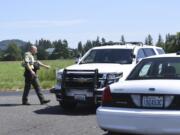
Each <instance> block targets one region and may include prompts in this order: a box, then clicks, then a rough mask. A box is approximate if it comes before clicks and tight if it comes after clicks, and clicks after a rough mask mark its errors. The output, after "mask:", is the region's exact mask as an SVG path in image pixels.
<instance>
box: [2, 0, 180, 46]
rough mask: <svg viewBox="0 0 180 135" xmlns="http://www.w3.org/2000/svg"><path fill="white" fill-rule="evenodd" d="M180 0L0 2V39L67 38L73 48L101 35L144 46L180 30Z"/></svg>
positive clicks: (38, 0) (15, 0)
mask: <svg viewBox="0 0 180 135" xmlns="http://www.w3.org/2000/svg"><path fill="white" fill-rule="evenodd" d="M179 5H180V1H179V0H149V1H148V0H0V40H5V39H22V40H25V41H31V42H32V43H34V42H35V40H38V39H40V38H44V39H49V40H51V41H53V40H57V39H67V40H68V42H69V46H70V47H73V48H75V47H77V43H78V42H79V41H82V42H83V43H85V42H86V40H93V39H94V40H95V39H96V37H97V36H99V37H104V38H106V39H107V40H113V41H119V40H120V37H121V35H122V34H123V35H124V36H125V40H127V41H142V42H144V39H145V37H146V36H147V35H148V34H151V35H152V36H153V39H154V43H155V42H156V40H157V37H158V35H159V34H161V35H162V36H163V38H164V37H165V34H167V33H171V34H175V33H176V32H178V31H180V9H179Z"/></svg>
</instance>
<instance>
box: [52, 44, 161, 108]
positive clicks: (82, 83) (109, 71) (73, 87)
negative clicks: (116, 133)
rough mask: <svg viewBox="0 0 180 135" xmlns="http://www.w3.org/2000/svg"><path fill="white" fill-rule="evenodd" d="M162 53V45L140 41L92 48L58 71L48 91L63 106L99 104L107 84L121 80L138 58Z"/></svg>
mask: <svg viewBox="0 0 180 135" xmlns="http://www.w3.org/2000/svg"><path fill="white" fill-rule="evenodd" d="M163 53H164V51H163V49H162V48H159V47H155V46H147V45H143V44H141V43H139V42H133V43H132V42H131V43H126V44H125V45H106V46H100V47H94V48H92V49H90V50H89V51H88V52H87V53H86V54H85V55H84V56H83V57H82V58H81V59H80V60H79V61H78V63H77V64H74V65H72V66H69V67H67V68H65V69H60V70H59V71H58V72H57V84H56V85H55V87H54V88H53V89H51V92H52V93H55V95H56V99H57V101H59V102H60V104H61V107H63V108H64V109H72V108H74V107H75V106H76V104H77V103H79V102H86V103H91V104H92V103H93V104H94V103H95V104H97V103H100V102H101V97H102V91H103V89H104V87H105V86H106V85H109V84H112V83H114V82H117V81H119V80H120V79H124V78H125V77H126V76H127V75H128V74H129V72H130V71H131V69H132V68H133V67H134V66H135V65H136V63H138V62H139V61H140V60H141V59H143V58H145V57H148V56H152V55H158V54H163Z"/></svg>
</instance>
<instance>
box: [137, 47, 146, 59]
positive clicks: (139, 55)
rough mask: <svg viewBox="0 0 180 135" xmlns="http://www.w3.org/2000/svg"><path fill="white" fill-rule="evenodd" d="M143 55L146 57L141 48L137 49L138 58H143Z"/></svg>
mask: <svg viewBox="0 0 180 135" xmlns="http://www.w3.org/2000/svg"><path fill="white" fill-rule="evenodd" d="M144 57H146V56H145V54H144V51H143V49H139V51H138V53H137V58H138V59H142V58H144Z"/></svg>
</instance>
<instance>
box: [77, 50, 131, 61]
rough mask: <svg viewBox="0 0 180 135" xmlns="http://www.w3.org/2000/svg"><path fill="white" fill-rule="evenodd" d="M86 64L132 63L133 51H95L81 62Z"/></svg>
mask: <svg viewBox="0 0 180 135" xmlns="http://www.w3.org/2000/svg"><path fill="white" fill-rule="evenodd" d="M86 63H119V64H131V63H132V49H94V50H91V51H90V52H89V54H88V55H87V56H86V57H85V58H84V59H83V60H82V61H81V62H80V64H86Z"/></svg>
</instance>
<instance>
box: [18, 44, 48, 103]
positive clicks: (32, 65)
mask: <svg viewBox="0 0 180 135" xmlns="http://www.w3.org/2000/svg"><path fill="white" fill-rule="evenodd" d="M36 53H37V47H36V46H31V47H30V49H29V52H26V53H25V56H24V62H23V63H24V64H23V65H24V67H25V72H24V77H25V86H24V92H23V96H22V104H23V105H30V103H29V102H28V94H29V91H30V89H31V85H33V87H34V89H35V91H36V94H37V96H38V98H39V101H40V103H41V104H46V103H49V102H50V100H46V99H45V98H44V96H43V94H42V92H41V88H40V84H39V79H38V76H37V70H38V69H39V68H40V66H42V67H45V68H47V69H49V68H50V66H49V65H45V64H43V63H41V62H40V61H35V59H34V55H35V54H36Z"/></svg>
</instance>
